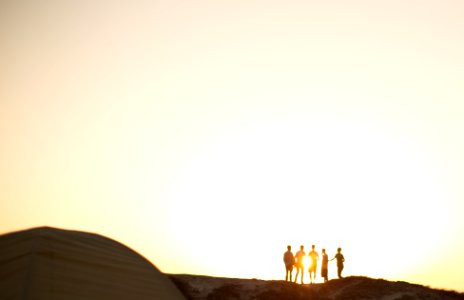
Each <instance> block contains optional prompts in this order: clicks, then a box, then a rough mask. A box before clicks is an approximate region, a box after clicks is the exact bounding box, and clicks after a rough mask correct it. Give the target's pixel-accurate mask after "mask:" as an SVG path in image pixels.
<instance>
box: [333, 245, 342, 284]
mask: <svg viewBox="0 0 464 300" xmlns="http://www.w3.org/2000/svg"><path fill="white" fill-rule="evenodd" d="M334 259H336V260H337V274H338V278H343V277H342V271H343V267H344V266H343V263H344V262H345V258H344V257H343V254H342V248H338V249H337V254H335V257H334V258H332V259H331V260H334Z"/></svg>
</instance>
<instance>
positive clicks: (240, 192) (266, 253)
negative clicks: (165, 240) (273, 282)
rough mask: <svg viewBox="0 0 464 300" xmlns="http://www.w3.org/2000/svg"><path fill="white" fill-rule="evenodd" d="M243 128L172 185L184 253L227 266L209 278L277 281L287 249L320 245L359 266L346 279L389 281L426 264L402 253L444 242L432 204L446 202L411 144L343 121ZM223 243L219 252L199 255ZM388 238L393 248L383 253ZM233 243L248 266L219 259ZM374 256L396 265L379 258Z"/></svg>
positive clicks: (202, 150)
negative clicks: (278, 260)
mask: <svg viewBox="0 0 464 300" xmlns="http://www.w3.org/2000/svg"><path fill="white" fill-rule="evenodd" d="M246 128H247V129H246V130H245V127H244V128H243V129H240V128H239V130H234V129H230V130H229V131H227V132H226V133H223V134H221V135H219V136H215V137H212V138H211V141H210V142H209V143H208V144H207V145H206V146H202V147H199V148H198V149H197V150H196V151H195V152H194V154H193V155H192V156H190V157H186V158H185V160H184V161H183V163H180V164H179V165H178V170H177V173H176V174H175V177H174V178H172V187H171V196H170V197H171V204H172V209H171V211H172V217H171V220H174V221H173V222H172V223H171V226H173V228H174V230H175V232H176V235H177V236H178V237H179V243H180V244H183V245H184V246H185V247H187V246H189V247H190V248H192V247H193V252H192V253H190V254H189V255H190V256H191V258H190V261H200V262H206V261H208V260H209V259H211V256H212V257H213V258H212V259H213V261H222V263H221V265H220V266H214V265H212V266H210V267H211V268H212V270H211V271H215V272H221V270H230V272H238V271H239V269H240V271H241V272H244V273H245V274H250V276H253V275H251V274H254V276H257V275H259V276H262V277H264V278H276V277H277V278H278V276H279V275H280V274H281V273H282V272H281V270H280V269H279V268H278V267H280V264H275V265H273V264H272V263H271V262H272V261H273V260H275V257H276V256H277V257H278V256H279V255H278V254H277V253H279V251H280V250H282V248H283V247H284V246H286V245H284V244H282V243H289V244H291V245H292V246H293V249H298V247H299V245H300V244H304V243H314V244H316V246H317V247H318V248H317V249H316V250H317V251H318V252H319V253H320V252H321V249H322V248H327V253H328V255H329V256H330V258H332V257H333V255H334V254H335V249H336V248H337V247H338V246H342V247H343V248H344V249H345V250H344V253H345V255H346V257H347V260H356V266H353V265H351V266H350V264H347V266H349V267H348V268H349V269H350V268H351V270H349V272H350V273H355V274H371V275H373V276H375V275H378V276H381V275H383V276H385V274H391V275H395V274H401V272H402V271H404V270H405V269H408V268H410V267H412V266H414V265H415V264H417V263H419V262H420V261H421V259H422V258H423V257H422V256H418V255H414V256H406V255H404V253H403V251H404V249H408V248H411V247H412V246H417V245H423V246H424V248H429V251H433V250H434V247H433V245H434V244H435V243H437V242H439V239H440V236H439V234H438V233H439V231H440V226H442V225H437V224H444V222H443V221H444V220H443V219H444V214H443V207H439V206H438V205H437V204H436V203H438V202H436V201H435V199H439V198H440V197H442V196H443V190H442V186H440V181H439V180H437V178H434V177H433V175H431V174H433V172H431V170H430V169H431V168H433V167H434V166H433V163H430V162H427V161H424V157H423V156H422V154H421V153H422V152H421V151H420V150H419V148H417V146H416V145H414V144H412V143H411V142H408V141H407V140H402V139H398V138H397V137H393V135H391V134H389V133H388V132H386V131H383V130H382V129H381V128H374V127H373V128H362V127H358V126H357V125H356V124H355V123H350V122H345V123H343V122H342V121H340V120H338V121H337V120H315V121H311V122H306V121H299V120H295V121H290V122H288V121H287V122H280V123H279V122H274V123H271V122H265V121H263V122H259V123H257V125H254V126H251V125H250V126H249V127H246ZM178 207H183V209H182V210H179V209H178ZM198 207H199V208H200V209H198ZM193 211H195V212H196V213H192V212H193ZM411 211H413V212H417V214H416V215H414V216H412V215H410V212H411ZM419 212H420V213H419ZM179 219H181V220H183V222H180V223H178V222H177V221H175V220H179ZM430 220H435V221H436V222H430ZM412 222H413V223H414V224H417V226H414V224H411V223H412ZM185 224H189V226H187V227H186V226H184V225H185ZM260 224H262V225H263V226H259V225H260ZM405 228H409V229H408V230H405ZM412 229H413V230H414V231H411V230H412ZM218 236H221V238H220V239H219V238H218V239H217V243H215V248H217V249H211V251H206V252H205V251H204V249H202V247H201V246H200V247H195V245H202V244H208V243H209V241H210V240H213V241H215V240H216V237H218ZM390 236H395V244H385V243H384V240H388V239H386V237H390ZM222 237H225V239H224V238H222ZM237 242H240V243H241V247H242V248H243V253H237V255H238V256H239V257H241V261H242V263H240V264H237V263H235V262H234V260H227V261H223V260H222V259H221V251H220V249H225V248H228V247H229V244H235V243H237ZM236 246H237V245H234V247H236ZM309 246H310V245H309V244H306V249H309ZM377 246H378V247H388V248H390V249H388V251H389V253H391V255H390V256H389V257H381V258H380V257H378V255H377V253H376V247H377ZM250 249H253V250H252V254H249V255H247V254H246V253H248V252H249V251H250ZM368 249H369V250H368ZM384 250H385V249H384ZM294 251H297V250H294ZM425 252H428V251H425ZM205 255H206V256H205ZM422 255H425V254H422ZM379 270H382V271H381V272H379Z"/></svg>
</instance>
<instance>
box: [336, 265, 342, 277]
mask: <svg viewBox="0 0 464 300" xmlns="http://www.w3.org/2000/svg"><path fill="white" fill-rule="evenodd" d="M337 271H338V272H337V273H338V278H343V277H342V271H343V266H338V268H337Z"/></svg>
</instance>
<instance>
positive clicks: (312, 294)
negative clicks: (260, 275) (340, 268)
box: [168, 274, 464, 300]
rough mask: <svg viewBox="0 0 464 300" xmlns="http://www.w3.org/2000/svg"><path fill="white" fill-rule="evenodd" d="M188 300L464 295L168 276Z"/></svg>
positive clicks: (391, 286) (374, 284)
mask: <svg viewBox="0 0 464 300" xmlns="http://www.w3.org/2000/svg"><path fill="white" fill-rule="evenodd" d="M168 276H169V277H170V278H171V280H172V281H173V282H174V283H175V284H176V286H177V287H178V288H179V289H180V290H181V292H182V293H183V294H184V295H185V297H186V298H187V299H188V300H300V299H301V300H302V299H305V300H312V299H321V300H362V299H383V300H438V299H442V300H458V299H460V300H464V294H463V293H459V292H455V291H447V290H439V289H433V288H429V287H425V286H422V285H418V284H411V283H407V282H402V281H397V282H394V281H388V280H385V279H373V278H369V277H361V276H351V277H347V278H343V279H333V280H330V281H329V282H327V283H324V284H322V283H318V284H312V285H308V284H304V285H300V284H296V283H291V282H285V281H280V280H269V281H268V280H258V279H238V278H221V277H210V276H199V275H186V274H170V275H168Z"/></svg>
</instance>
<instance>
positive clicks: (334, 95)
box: [0, 0, 464, 291]
mask: <svg viewBox="0 0 464 300" xmlns="http://www.w3.org/2000/svg"><path fill="white" fill-rule="evenodd" d="M463 13H464V2H462V1H459V0H456V1H452V0H440V1H434V0H432V1H417V0H410V1H396V0H389V1H367V0H366V1H359V0H354V1H342V0H329V1H311V0H306V1H297V0H287V1H277V0H267V1H260V0H246V1H245V0H235V1H213V0H211V1H207V0H199V1H186V0H184V1H180V0H170V1H165V0H163V1H161V0H160V1H143V0H138V1H102V0H98V1H68V0H65V1H61V0H43V1H32V0H20V1H16V0H14V1H13V0H11V1H10V0H1V1H0V217H1V220H2V221H1V222H0V233H7V232H11V231H13V230H21V229H27V228H30V227H36V226H53V227H59V228H66V229H74V230H83V231H90V232H95V233H99V234H102V235H105V236H108V237H110V238H113V239H116V240H118V241H120V242H122V243H124V244H126V245H128V246H129V247H131V248H132V249H134V250H136V251H137V252H139V253H140V254H142V255H144V256H145V257H147V258H148V259H149V260H150V261H152V262H153V263H154V264H155V265H156V266H157V267H158V268H160V269H161V270H162V271H164V272H167V273H189V274H203V275H210V276H227V277H239V278H261V279H283V278H284V272H285V269H284V265H283V261H282V256H283V253H284V252H285V250H286V246H287V245H292V247H293V250H294V251H296V250H297V249H298V248H299V245H304V246H305V248H306V249H310V246H311V245H313V244H314V245H316V250H317V251H319V252H321V249H322V248H326V249H327V253H328V254H329V256H330V257H333V255H334V254H335V252H336V248H337V247H342V249H343V251H342V253H343V254H344V255H345V259H346V263H345V269H344V275H346V276H350V275H363V276H370V277H374V278H385V279H389V280H405V281H410V282H414V283H420V284H424V285H429V286H432V287H438V288H447V289H455V290H459V291H464V285H463V282H462V277H463V275H464V274H463V271H462V270H464V259H463V258H462V253H463V252H464V239H463V237H464V218H463V216H462V214H463V213H464V201H463V200H464V187H463V185H462V182H464V155H463V153H464V135H463V132H464V118H463V117H462V116H463V115H464V74H463V70H464V56H463V55H462V53H464V38H463V37H464V18H462V15H463ZM305 276H306V281H307V279H308V277H307V274H306V275H305ZM335 276H336V266H335V263H331V265H330V267H329V277H330V278H334V277H335ZM319 280H320V278H319Z"/></svg>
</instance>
